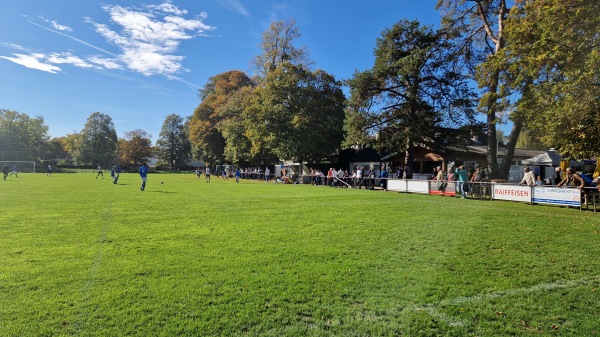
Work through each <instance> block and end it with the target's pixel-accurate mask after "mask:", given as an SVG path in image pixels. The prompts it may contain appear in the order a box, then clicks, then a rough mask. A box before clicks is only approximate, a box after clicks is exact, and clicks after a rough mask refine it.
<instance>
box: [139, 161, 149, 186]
mask: <svg viewBox="0 0 600 337" xmlns="http://www.w3.org/2000/svg"><path fill="white" fill-rule="evenodd" d="M140 178H142V187H140V191H143V190H144V189H146V180H147V179H148V165H146V163H143V164H142V166H140Z"/></svg>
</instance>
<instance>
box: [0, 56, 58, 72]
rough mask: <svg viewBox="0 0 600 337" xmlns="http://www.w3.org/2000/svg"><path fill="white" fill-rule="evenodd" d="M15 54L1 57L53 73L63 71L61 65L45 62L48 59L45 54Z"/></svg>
mask: <svg viewBox="0 0 600 337" xmlns="http://www.w3.org/2000/svg"><path fill="white" fill-rule="evenodd" d="M13 56H15V57H9V56H0V58H3V59H6V60H9V61H12V62H14V63H16V64H20V65H22V66H24V67H27V68H30V69H37V70H41V71H45V72H48V73H52V74H56V73H58V72H59V71H61V69H60V68H59V67H57V66H55V65H52V64H49V63H48V62H45V61H44V60H45V59H46V55H44V54H31V55H25V54H13Z"/></svg>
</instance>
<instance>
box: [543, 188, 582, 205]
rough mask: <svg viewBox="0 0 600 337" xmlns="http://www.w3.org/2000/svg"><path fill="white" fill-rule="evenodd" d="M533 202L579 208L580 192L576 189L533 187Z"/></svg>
mask: <svg viewBox="0 0 600 337" xmlns="http://www.w3.org/2000/svg"><path fill="white" fill-rule="evenodd" d="M533 202H535V203H537V204H554V205H568V206H577V207H581V190H580V189H578V188H560V187H543V186H540V187H535V188H534V189H533Z"/></svg>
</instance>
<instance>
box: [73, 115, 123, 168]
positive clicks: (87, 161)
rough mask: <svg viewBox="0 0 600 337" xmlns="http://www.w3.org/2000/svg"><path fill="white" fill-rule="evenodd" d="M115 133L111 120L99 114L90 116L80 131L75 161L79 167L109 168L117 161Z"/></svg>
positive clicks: (107, 116)
mask: <svg viewBox="0 0 600 337" xmlns="http://www.w3.org/2000/svg"><path fill="white" fill-rule="evenodd" d="M117 141H118V139H117V131H116V130H115V125H114V123H113V121H112V118H111V117H110V116H109V115H105V114H102V113H100V112H94V113H92V114H91V115H90V117H89V118H88V119H87V122H86V123H85V126H84V127H83V129H82V130H81V145H80V147H79V149H78V150H77V155H76V161H77V163H78V164H80V165H102V166H110V165H112V164H113V163H114V162H115V161H116V159H117Z"/></svg>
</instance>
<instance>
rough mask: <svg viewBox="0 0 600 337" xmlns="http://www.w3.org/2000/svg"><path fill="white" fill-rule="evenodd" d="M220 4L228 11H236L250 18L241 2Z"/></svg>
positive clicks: (233, 0) (234, 0)
mask: <svg viewBox="0 0 600 337" xmlns="http://www.w3.org/2000/svg"><path fill="white" fill-rule="evenodd" d="M219 4H220V5H221V6H223V7H224V8H226V9H229V10H231V11H234V12H236V13H238V14H240V15H243V16H245V17H248V16H250V13H249V12H248V11H247V10H246V8H244V6H243V5H242V4H241V3H240V1H239V0H219Z"/></svg>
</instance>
